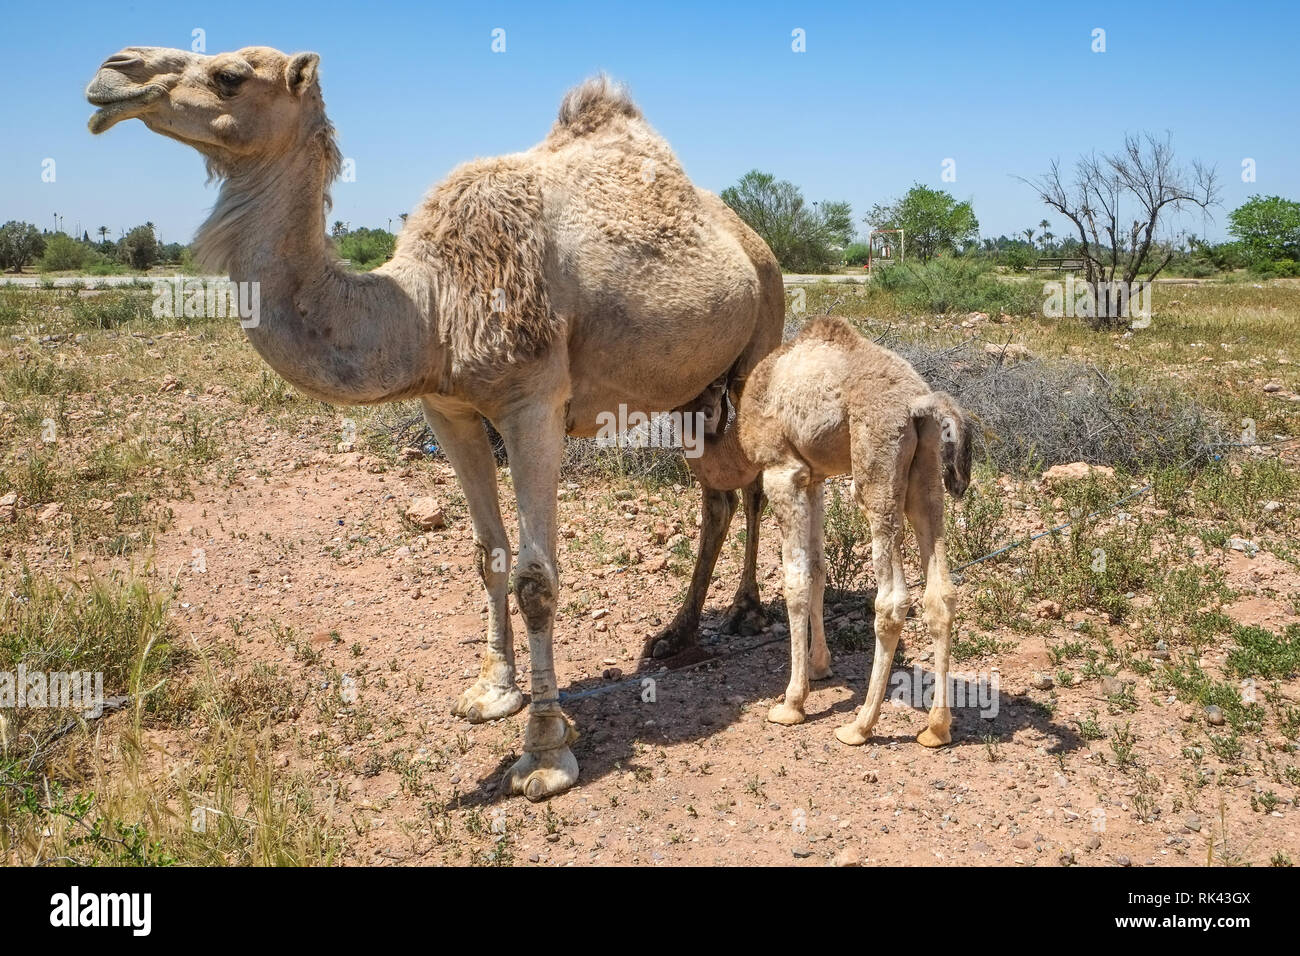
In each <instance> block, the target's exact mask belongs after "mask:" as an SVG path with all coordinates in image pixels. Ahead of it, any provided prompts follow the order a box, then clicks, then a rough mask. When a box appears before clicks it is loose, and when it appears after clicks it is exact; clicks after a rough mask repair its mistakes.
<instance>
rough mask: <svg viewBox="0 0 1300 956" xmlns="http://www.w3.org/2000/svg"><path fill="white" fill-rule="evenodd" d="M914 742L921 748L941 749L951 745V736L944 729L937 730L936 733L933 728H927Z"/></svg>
mask: <svg viewBox="0 0 1300 956" xmlns="http://www.w3.org/2000/svg"><path fill="white" fill-rule="evenodd" d="M916 742H917V743H919V744H920V745H921V746H923V747H942V746H943V745H944V744H950V743H952V734H950V733H948V731H947V729H946V728H939V731H938V732H937V733H936V730H935V728H933V727H927V728H925V730H923V731H921V732H920V733H919V734H917V737H916Z"/></svg>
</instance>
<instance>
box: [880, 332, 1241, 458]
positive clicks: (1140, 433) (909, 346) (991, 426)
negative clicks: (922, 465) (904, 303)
mask: <svg viewBox="0 0 1300 956" xmlns="http://www.w3.org/2000/svg"><path fill="white" fill-rule="evenodd" d="M884 344H886V345H889V346H890V347H891V348H893V349H894V350H895V351H897V352H898V353H899V354H900V355H902V356H903V357H904V358H906V359H907V360H908V361H909V362H911V363H912V364H913V365H914V366H915V367H916V370H917V371H918V372H919V373H920V374H921V376H922V377H923V378H924V379H925V380H926V381H927V382H929V383H930V385H931V387H933V388H936V389H942V390H944V391H946V392H951V393H952V394H953V395H955V396H956V397H957V399H958V401H960V402H961V403H962V405H963V406H965V408H966V409H967V410H968V411H969V412H970V413H971V414H972V416H973V417H974V418H975V420H976V421H977V423H978V425H979V430H980V433H981V436H982V437H981V443H982V448H983V455H984V457H985V458H987V459H988V460H989V461H990V462H991V463H992V464H993V465H994V466H995V467H996V468H997V469H998V470H999V471H1002V472H1009V473H1012V474H1033V473H1037V472H1038V471H1041V470H1042V469H1044V468H1048V467H1050V466H1052V465H1057V464H1064V463H1067V462H1072V461H1085V462H1089V463H1091V464H1104V465H1112V466H1115V467H1119V468H1123V469H1125V470H1128V471H1133V472H1139V471H1143V470H1146V469H1149V468H1159V467H1165V466H1170V465H1181V464H1183V463H1184V462H1186V461H1188V460H1189V459H1194V458H1196V457H1197V456H1198V454H1199V453H1200V452H1201V451H1202V450H1203V449H1204V442H1205V441H1207V440H1211V441H1212V440H1214V439H1215V437H1216V436H1217V435H1218V434H1219V432H1220V428H1219V427H1218V425H1217V423H1216V422H1214V421H1213V420H1211V419H1210V418H1209V416H1208V415H1207V414H1206V412H1205V410H1204V409H1203V408H1201V407H1200V406H1199V405H1197V404H1196V403H1195V402H1194V401H1193V400H1192V399H1190V398H1188V397H1187V396H1186V395H1185V394H1183V393H1182V392H1180V391H1178V390H1177V389H1176V388H1174V387H1173V386H1171V385H1168V384H1164V383H1160V384H1147V383H1142V382H1136V381H1121V380H1119V379H1118V378H1116V376H1115V375H1113V374H1112V375H1111V376H1110V378H1105V377H1103V376H1101V375H1100V374H1098V372H1097V370H1096V369H1094V368H1093V367H1092V366H1091V365H1089V364H1087V363H1084V362H1081V361H1078V360H1077V359H1068V358H1063V359H1053V360H1050V361H1049V360H1045V359H1041V358H1037V357H1031V358H1029V359H1026V360H1024V361H1021V362H1019V363H1017V364H1015V365H1009V364H1004V363H1003V361H1002V359H1001V357H1000V356H999V355H997V354H996V353H990V352H987V351H985V349H984V345H983V344H981V343H979V342H970V341H965V342H961V343H958V344H957V345H954V346H950V347H947V348H943V347H940V346H936V345H933V344H928V343H914V342H897V343H895V342H885V343H884Z"/></svg>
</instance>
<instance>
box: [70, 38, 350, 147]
mask: <svg viewBox="0 0 1300 956" xmlns="http://www.w3.org/2000/svg"><path fill="white" fill-rule="evenodd" d="M319 62H320V57H318V56H317V55H316V54H315V53H295V54H293V55H292V56H290V55H288V54H285V53H281V52H280V51H279V50H273V49H271V48H269V47H245V48H244V49H242V50H238V51H236V52H234V53H218V54H215V55H213V56H207V55H205V54H202V53H190V52H187V51H185V50H170V49H167V48H166V47H141V46H132V47H127V48H126V49H124V50H122V51H121V52H119V53H115V54H113V55H112V56H111V57H109V58H108V59H107V60H105V61H104V62H103V64H102V65H101V66H100V68H99V72H97V73H96V74H95V77H94V79H92V80H91V81H90V85H89V86H88V87H86V99H88V100H89V101H90V102H91V103H92V104H93V105H95V106H97V107H99V109H98V110H97V111H96V112H95V114H94V115H93V116H92V117H91V118H90V122H89V126H90V131H91V132H92V133H102V132H104V131H105V130H107V129H109V128H110V127H112V126H114V125H116V124H117V123H120V122H121V121H122V120H126V119H132V118H135V119H139V120H140V121H141V122H143V123H144V124H145V125H146V126H148V127H149V128H150V129H151V130H153V131H154V132H155V133H160V134H162V135H163V136H170V137H171V138H172V139H178V140H180V141H181V142H182V143H188V144H189V145H190V146H193V147H194V148H195V149H197V150H198V151H199V152H201V153H202V154H203V155H204V156H206V157H207V158H208V160H209V162H210V163H211V164H213V165H214V166H215V167H216V170H217V171H218V172H223V173H224V172H229V171H231V170H234V169H238V168H241V167H243V166H246V165H248V164H250V163H260V162H262V161H265V160H268V159H274V158H275V157H277V156H280V155H282V154H284V153H285V152H287V151H290V150H292V149H294V148H295V147H297V146H299V145H301V144H302V143H304V142H305V141H306V140H308V139H309V138H311V137H312V136H314V135H315V134H316V133H317V132H319V131H320V130H321V129H322V127H323V125H324V124H325V122H326V121H325V108H324V104H323V102H322V100H321V95H320V86H319V84H318V83H317V77H316V68H317V65H318V64H319Z"/></svg>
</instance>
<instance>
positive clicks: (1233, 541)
mask: <svg viewBox="0 0 1300 956" xmlns="http://www.w3.org/2000/svg"><path fill="white" fill-rule="evenodd" d="M1228 548H1229V550H1232V551H1240V552H1241V553H1242V554H1244V555H1246V557H1248V558H1253V557H1254V556H1255V555H1256V554H1258V553H1259V545H1257V544H1256V543H1255V542H1254V541H1247V540H1246V539H1245V538H1229V539H1228Z"/></svg>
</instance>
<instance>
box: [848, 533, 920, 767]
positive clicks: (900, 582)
mask: <svg viewBox="0 0 1300 956" xmlns="http://www.w3.org/2000/svg"><path fill="white" fill-rule="evenodd" d="M901 511H902V509H901V508H899V509H898V510H897V511H889V512H885V513H875V512H873V513H872V514H871V557H872V560H873V562H874V564H875V568H876V655H875V657H874V658H873V659H872V661H871V682H870V684H868V686H867V699H866V702H865V703H864V704H863V705H862V709H861V710H860V711H858V716H857V719H856V720H854V721H853V722H852V723H850V724H845V725H844V726H842V727H839V728H837V729H836V731H835V736H836V737H838V738H839V740H840V742H841V743H845V744H848V745H849V746H851V747H856V746H858V745H860V744H864V743H866V742H867V741H868V740H869V739H870V737H871V729H872V728H873V727H875V725H876V720H877V718H879V717H880V708H881V706H882V705H883V704H884V702H885V688H886V686H887V685H888V683H889V675H890V672H891V671H892V669H893V666H894V649H895V648H896V647H898V639H899V637H900V636H901V635H902V633H903V624H904V622H906V620H907V611H908V608H909V607H910V606H911V599H910V598H909V597H908V595H907V578H906V577H905V575H904V573H903V520H902V515H901V514H900V513H899V512H901Z"/></svg>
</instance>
